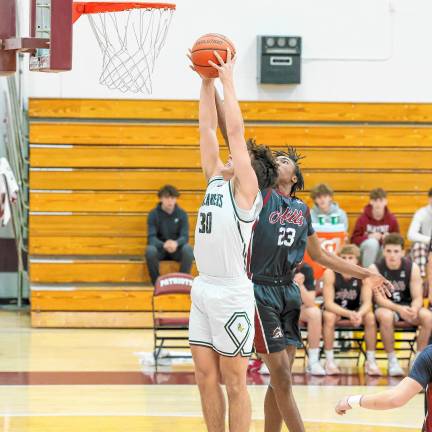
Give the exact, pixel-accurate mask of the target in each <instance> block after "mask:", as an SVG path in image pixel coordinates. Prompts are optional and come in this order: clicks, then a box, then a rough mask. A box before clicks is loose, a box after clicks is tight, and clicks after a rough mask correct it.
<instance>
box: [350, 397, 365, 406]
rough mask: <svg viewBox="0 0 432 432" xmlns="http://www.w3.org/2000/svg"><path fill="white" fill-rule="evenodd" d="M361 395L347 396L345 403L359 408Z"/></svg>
mask: <svg viewBox="0 0 432 432" xmlns="http://www.w3.org/2000/svg"><path fill="white" fill-rule="evenodd" d="M362 397H363V395H354V396H348V398H347V404H348V405H349V406H350V407H351V408H360V407H361V405H360V401H361V399H362Z"/></svg>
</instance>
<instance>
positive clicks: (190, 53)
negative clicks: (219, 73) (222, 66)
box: [186, 48, 214, 82]
mask: <svg viewBox="0 0 432 432" xmlns="http://www.w3.org/2000/svg"><path fill="white" fill-rule="evenodd" d="M186 57H187V58H188V59H189V60H190V64H189V67H190V68H191V69H192V70H193V71H194V72H195V73H196V74H197V75H198V76H199V77H200V78H201V79H202V80H203V81H208V82H211V81H214V78H206V77H204V76H202V75H201V74H200V73H199V72H198V71H197V70H196V68H195V66H194V64H193V62H192V51H191V49H190V48H189V49H188V52H187V54H186Z"/></svg>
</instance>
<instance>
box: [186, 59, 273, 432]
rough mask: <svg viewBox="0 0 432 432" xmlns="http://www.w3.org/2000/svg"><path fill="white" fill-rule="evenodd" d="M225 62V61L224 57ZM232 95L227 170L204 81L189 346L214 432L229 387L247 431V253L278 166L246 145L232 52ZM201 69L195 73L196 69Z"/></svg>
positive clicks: (228, 66)
mask: <svg viewBox="0 0 432 432" xmlns="http://www.w3.org/2000/svg"><path fill="white" fill-rule="evenodd" d="M216 55H217V54H216ZM218 60H219V62H220V66H219V65H216V64H212V66H213V67H215V68H217V69H218V71H219V78H220V80H221V82H222V85H223V88H224V96H225V103H224V105H225V117H226V125H227V133H228V136H229V142H230V152H231V154H230V157H229V159H228V162H227V163H226V164H225V165H224V164H223V163H222V162H221V159H220V157H219V144H218V141H217V137H216V131H217V126H218V118H217V111H216V104H215V88H214V80H213V79H204V78H203V79H202V85H201V95H200V107H199V126H200V150H201V164H202V168H203V171H204V174H205V177H206V179H207V180H208V186H207V190H206V193H205V196H204V199H203V202H202V205H201V207H200V208H199V213H198V219H197V225H196V229H195V249H194V254H195V260H196V264H197V268H198V272H199V276H198V277H197V278H195V280H194V283H193V286H192V293H191V296H192V308H191V314H190V322H189V342H190V345H191V350H192V355H193V359H194V363H195V374H196V380H197V383H198V386H199V390H200V394H201V402H202V408H203V413H204V418H205V421H206V424H207V429H208V430H209V431H211V432H220V431H224V430H225V399H224V395H223V392H222V387H221V384H220V383H221V379H222V382H223V383H224V384H225V386H226V391H227V396H228V405H229V430H230V431H232V432H234V431H235V432H246V431H248V430H249V427H250V420H251V407H250V400H249V395H248V392H247V387H246V372H247V365H248V356H249V355H250V354H251V352H252V344H253V337H254V327H253V322H254V307H255V301H254V293H253V286H252V283H251V281H250V280H249V279H248V278H247V275H246V253H247V250H248V245H249V241H250V237H251V232H252V225H253V223H254V222H255V220H256V218H257V216H258V214H259V212H260V210H261V208H262V198H261V193H260V188H262V187H265V185H267V187H268V186H270V185H272V184H273V183H274V181H275V180H276V176H277V167H276V164H275V162H274V160H273V157H272V154H271V152H270V150H269V149H268V148H266V147H264V146H256V145H254V144H252V143H250V144H248V145H247V144H246V142H245V139H244V126H243V119H242V115H241V111H240V108H239V105H238V102H237V99H236V95H235V89H234V82H233V66H234V61H233V60H232V59H231V53H230V52H228V53H227V61H226V63H224V62H223V61H222V59H221V58H220V57H219V56H218ZM192 68H193V67H192Z"/></svg>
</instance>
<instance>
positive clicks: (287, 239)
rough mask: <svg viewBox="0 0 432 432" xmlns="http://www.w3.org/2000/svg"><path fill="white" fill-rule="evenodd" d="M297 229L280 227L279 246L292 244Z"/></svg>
mask: <svg viewBox="0 0 432 432" xmlns="http://www.w3.org/2000/svg"><path fill="white" fill-rule="evenodd" d="M295 234H296V232H295V229H293V228H285V227H280V228H279V237H278V246H292V245H293V243H294V239H295Z"/></svg>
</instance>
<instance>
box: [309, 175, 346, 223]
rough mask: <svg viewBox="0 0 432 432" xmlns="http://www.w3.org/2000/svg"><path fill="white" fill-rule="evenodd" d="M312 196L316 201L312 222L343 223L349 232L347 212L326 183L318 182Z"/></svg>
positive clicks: (312, 210)
mask: <svg viewBox="0 0 432 432" xmlns="http://www.w3.org/2000/svg"><path fill="white" fill-rule="evenodd" d="M310 196H311V198H312V200H313V202H314V206H313V207H312V209H311V211H310V214H311V218H312V223H313V224H317V225H325V224H331V225H336V224H341V225H343V227H344V231H346V232H348V218H347V215H346V213H345V212H344V211H343V210H342V209H341V208H340V207H339V205H338V204H337V203H336V202H334V201H333V190H332V189H331V188H330V186H328V185H326V184H325V183H320V184H317V185H316V186H315V187H314V188H313V189H312V191H311V193H310Z"/></svg>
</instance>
